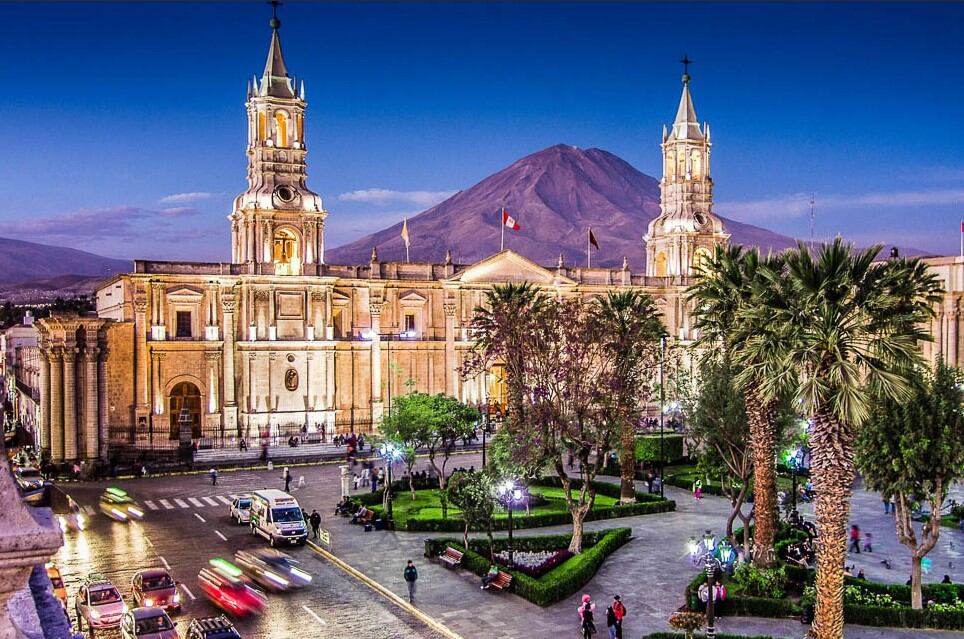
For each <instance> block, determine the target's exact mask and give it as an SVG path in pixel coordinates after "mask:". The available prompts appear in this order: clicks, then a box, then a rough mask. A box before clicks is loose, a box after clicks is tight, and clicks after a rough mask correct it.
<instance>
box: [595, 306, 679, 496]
mask: <svg viewBox="0 0 964 639" xmlns="http://www.w3.org/2000/svg"><path fill="white" fill-rule="evenodd" d="M596 299H597V301H598V303H599V306H600V320H601V324H602V326H601V330H602V332H603V334H604V339H605V340H606V347H607V351H608V352H609V353H610V356H611V357H612V358H613V360H614V362H615V373H616V380H615V385H616V388H614V389H613V391H614V392H613V405H614V409H615V411H614V413H615V417H616V420H617V423H618V425H619V466H620V471H619V475H620V490H619V501H621V502H623V503H630V502H634V501H636V484H635V480H636V429H635V426H634V425H633V422H632V419H631V416H632V415H633V414H634V413H635V409H636V408H637V406H638V405H639V402H640V399H641V397H640V396H641V393H642V390H643V385H644V384H645V383H646V382H647V381H648V379H650V378H651V377H652V376H651V374H650V373H651V372H652V363H653V361H654V359H653V357H654V355H655V353H656V347H657V346H658V344H659V339H660V338H661V337H663V336H664V335H666V330H665V329H664V328H663V323H662V321H661V320H660V313H659V310H658V309H657V308H656V304H655V303H654V302H653V299H652V298H651V297H649V296H648V295H645V294H643V293H640V292H639V291H634V290H628V291H610V292H609V294H608V295H607V296H606V297H602V296H597V298H596Z"/></svg>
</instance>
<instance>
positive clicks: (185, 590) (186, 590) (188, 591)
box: [181, 584, 197, 601]
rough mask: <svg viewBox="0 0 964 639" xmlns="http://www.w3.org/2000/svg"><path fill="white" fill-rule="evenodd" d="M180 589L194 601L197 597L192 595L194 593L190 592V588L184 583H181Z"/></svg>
mask: <svg viewBox="0 0 964 639" xmlns="http://www.w3.org/2000/svg"><path fill="white" fill-rule="evenodd" d="M181 590H183V591H184V592H186V593H187V596H188V597H190V598H191V601H194V600H195V599H197V597H195V596H194V593H193V592H191V589H190V588H188V587H187V586H185V585H184V584H181Z"/></svg>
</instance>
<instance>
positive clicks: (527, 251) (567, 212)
mask: <svg viewBox="0 0 964 639" xmlns="http://www.w3.org/2000/svg"><path fill="white" fill-rule="evenodd" d="M503 206H504V207H506V209H507V210H508V211H509V213H510V214H511V215H512V216H513V217H514V218H515V219H516V220H517V221H518V222H519V224H520V225H521V226H522V229H521V230H520V231H518V232H512V231H508V230H507V231H506V248H511V249H512V250H514V251H516V252H518V253H521V254H522V255H525V256H526V257H528V258H530V259H533V260H535V261H536V262H539V263H542V264H554V263H555V261H556V259H557V258H558V256H559V253H562V254H563V255H565V257H566V261H567V262H568V263H569V264H572V265H578V264H585V261H586V230H587V228H588V227H590V226H592V229H593V234H594V235H595V236H596V238H597V239H598V240H599V247H600V249H599V251H593V264H594V265H599V266H619V265H620V264H622V261H623V256H626V257H628V258H629V263H630V265H631V266H632V268H634V269H637V270H639V269H641V268H642V267H643V265H644V262H645V247H644V245H643V239H642V238H643V235H644V234H645V233H646V228H647V226H648V224H649V222H650V221H651V220H652V219H653V218H655V217H656V216H657V215H659V182H658V181H657V180H656V179H654V178H652V177H650V176H648V175H645V174H644V173H641V172H640V171H638V170H636V169H635V168H633V167H632V166H631V165H630V164H629V163H628V162H626V161H625V160H622V159H620V158H619V157H617V156H615V155H613V154H612V153H608V152H607V151H603V150H601V149H580V148H577V147H574V146H568V145H564V144H558V145H556V146H552V147H549V148H547V149H543V150H542V151H539V152H537V153H533V154H532V155H528V156H526V157H524V158H522V159H521V160H518V161H516V162H514V163H513V164H511V165H510V166H508V167H506V168H505V169H502V170H501V171H499V172H498V173H496V174H494V175H491V176H489V177H487V178H485V179H484V180H482V181H481V182H479V183H478V184H476V185H475V186H472V187H470V188H468V189H465V190H464V191H459V192H458V193H456V194H455V195H453V196H452V197H450V198H449V199H447V200H445V201H444V202H442V203H441V204H438V205H436V206H434V207H432V208H430V209H428V210H427V211H424V212H422V213H420V214H418V215H417V216H415V217H413V218H411V219H409V220H408V229H409V235H410V237H411V259H412V260H413V261H441V259H442V258H443V256H444V254H445V251H446V249H451V250H452V255H453V257H455V258H456V259H458V260H460V261H462V262H463V263H468V262H475V261H478V260H480V259H482V258H484V257H487V256H489V255H492V254H493V253H496V252H497V251H498V250H499V234H500V219H499V217H498V211H499V209H500V207H503ZM725 223H726V229H727V231H728V232H729V233H731V234H732V236H733V237H732V239H731V241H732V242H736V243H738V244H745V245H749V246H758V247H760V248H762V249H763V250H764V251H765V250H768V249H771V248H772V249H774V250H782V249H785V248H788V247H791V246H795V245H796V241H795V240H794V239H793V238H790V237H787V236H785V235H780V234H779V233H774V232H773V231H768V230H766V229H763V228H760V227H757V226H752V225H750V224H744V223H741V222H736V221H734V220H726V219H725ZM400 231H401V224H395V225H393V226H391V227H389V228H387V229H384V230H381V231H378V232H376V233H373V234H371V235H367V236H365V237H363V238H361V239H359V240H355V241H354V242H351V243H349V244H345V245H344V246H340V247H338V248H334V249H329V250H327V251H326V255H325V258H326V261H328V263H330V264H363V263H367V262H368V259H369V256H370V255H371V250H372V247H373V246H375V247H378V255H379V257H380V258H381V259H383V260H404V259H405V247H404V244H403V243H402V240H401V238H400V237H399V233H400Z"/></svg>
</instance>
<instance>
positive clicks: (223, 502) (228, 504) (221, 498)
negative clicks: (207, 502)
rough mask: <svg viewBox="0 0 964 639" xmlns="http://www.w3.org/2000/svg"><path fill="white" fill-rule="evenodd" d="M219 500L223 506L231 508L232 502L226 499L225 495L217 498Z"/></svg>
mask: <svg viewBox="0 0 964 639" xmlns="http://www.w3.org/2000/svg"><path fill="white" fill-rule="evenodd" d="M217 499H218V501H220V502H221V503H222V504H224V505H225V506H230V505H231V500H230V499H228V498H227V497H225V496H224V495H218V496H217Z"/></svg>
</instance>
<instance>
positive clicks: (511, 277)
mask: <svg viewBox="0 0 964 639" xmlns="http://www.w3.org/2000/svg"><path fill="white" fill-rule="evenodd" d="M449 281H452V282H462V283H466V284H469V283H492V284H500V283H508V282H532V283H533V284H542V285H552V284H575V282H574V281H573V280H571V279H569V278H568V277H565V276H561V275H556V273H555V272H553V271H550V270H549V269H547V268H545V267H544V266H540V265H539V264H536V263H535V262H533V261H532V260H530V259H529V258H527V257H523V256H521V255H519V254H518V253H513V252H512V251H509V250H505V251H501V252H499V253H496V254H495V255H492V256H490V257H487V258H485V259H484V260H482V261H481V262H477V263H475V264H473V265H471V266H469V267H468V268H466V269H465V270H464V271H461V272H459V273H456V274H455V275H453V276H452V277H450V278H449Z"/></svg>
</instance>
